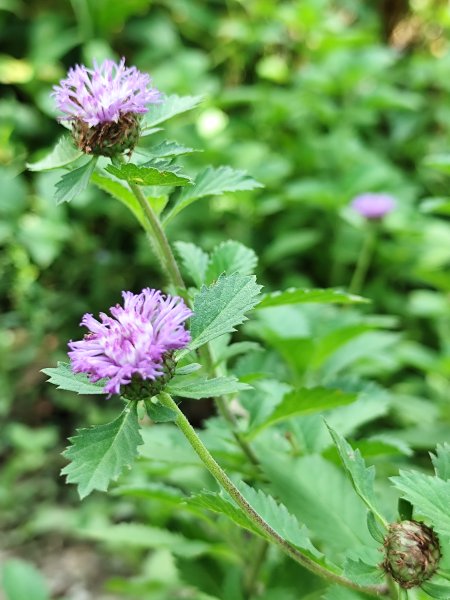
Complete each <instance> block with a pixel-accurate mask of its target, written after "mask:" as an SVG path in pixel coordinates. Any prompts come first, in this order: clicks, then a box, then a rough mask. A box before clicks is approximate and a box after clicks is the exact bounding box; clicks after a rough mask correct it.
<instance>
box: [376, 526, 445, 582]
mask: <svg viewBox="0 0 450 600" xmlns="http://www.w3.org/2000/svg"><path fill="white" fill-rule="evenodd" d="M384 554H385V559H384V561H383V563H382V564H381V566H382V568H383V569H384V571H385V572H386V573H388V574H389V575H390V576H391V577H392V578H393V579H394V580H395V581H396V582H397V583H398V584H399V585H400V587H402V588H404V589H409V588H413V587H418V586H421V585H422V584H423V583H424V582H425V581H427V580H428V579H430V578H431V577H432V576H433V575H434V574H435V572H436V570H437V568H438V565H439V561H440V558H441V548H440V544H439V538H438V536H437V535H436V533H435V532H434V530H433V529H432V528H431V527H429V526H428V525H425V524H424V523H421V522H419V521H400V523H391V524H390V525H389V530H388V533H387V535H386V537H385V539H384Z"/></svg>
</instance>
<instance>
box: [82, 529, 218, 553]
mask: <svg viewBox="0 0 450 600" xmlns="http://www.w3.org/2000/svg"><path fill="white" fill-rule="evenodd" d="M82 533H83V536H84V537H87V538H90V539H95V540H100V541H102V542H106V543H110V544H114V545H118V546H120V547H122V546H131V547H133V546H134V547H137V548H167V549H169V550H171V552H173V553H174V554H176V555H177V556H184V557H188V558H193V557H195V556H199V555H200V554H204V553H205V552H207V551H208V550H209V549H210V547H211V546H210V544H208V543H207V542H203V541H200V540H190V539H188V538H186V537H184V536H183V535H181V534H179V533H174V532H172V531H168V530H167V529H159V528H158V527H151V526H149V525H142V524H140V523H119V524H118V525H111V524H108V525H105V526H103V527H90V528H89V529H87V530H84V531H83V532H82Z"/></svg>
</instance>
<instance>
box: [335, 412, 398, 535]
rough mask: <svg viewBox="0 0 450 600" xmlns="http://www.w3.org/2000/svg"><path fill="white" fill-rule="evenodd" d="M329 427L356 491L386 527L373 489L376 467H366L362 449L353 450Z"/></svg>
mask: <svg viewBox="0 0 450 600" xmlns="http://www.w3.org/2000/svg"><path fill="white" fill-rule="evenodd" d="M327 427H328V431H329V432H330V435H331V437H332V438H333V441H334V443H335V445H336V448H337V450H338V452H339V456H340V458H341V461H342V464H343V465H344V468H345V470H346V471H347V474H348V475H349V477H350V480H351V482H352V484H353V487H354V488H355V491H356V493H357V494H358V496H359V497H360V498H361V500H362V501H363V502H364V504H365V505H366V506H367V508H368V509H369V510H370V511H371V512H372V513H373V514H374V516H375V517H376V518H377V520H378V522H379V523H380V524H381V525H383V526H385V527H386V526H387V521H386V519H385V518H384V517H383V516H382V514H381V513H380V511H379V510H378V508H377V506H376V504H377V501H376V498H375V492H374V489H373V484H374V480H375V467H373V466H371V467H366V463H365V461H364V459H363V457H362V456H361V453H360V451H359V450H353V448H352V447H351V446H350V444H349V443H348V442H347V441H346V440H345V439H344V438H343V437H342V436H341V435H339V433H337V431H335V430H334V429H333V428H332V427H330V426H329V425H328V424H327Z"/></svg>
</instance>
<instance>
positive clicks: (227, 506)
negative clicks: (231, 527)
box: [187, 490, 261, 535]
mask: <svg viewBox="0 0 450 600" xmlns="http://www.w3.org/2000/svg"><path fill="white" fill-rule="evenodd" d="M187 503H188V505H189V506H193V507H196V508H201V509H205V508H206V509H207V510H210V511H212V512H214V513H217V514H220V515H225V516H226V517H228V518H229V519H231V520H232V521H233V522H234V523H235V524H236V525H238V526H239V527H243V528H244V529H247V530H248V531H251V532H252V533H256V534H258V535H261V532H260V530H259V529H258V528H257V527H256V526H255V525H254V524H253V523H252V521H250V519H249V518H248V517H247V515H246V514H245V513H244V512H243V510H242V509H241V508H240V507H239V506H237V505H236V504H235V503H234V502H233V501H232V500H231V498H229V497H226V496H225V494H224V493H223V492H221V493H219V494H217V493H214V492H209V491H207V490H205V491H203V492H201V493H200V494H195V495H194V496H191V497H190V498H188V500H187Z"/></svg>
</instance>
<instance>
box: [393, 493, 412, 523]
mask: <svg viewBox="0 0 450 600" xmlns="http://www.w3.org/2000/svg"><path fill="white" fill-rule="evenodd" d="M397 510H398V514H399V517H400V520H401V521H411V519H412V518H413V513H414V506H413V505H412V504H411V502H408V500H405V498H399V499H398V504H397Z"/></svg>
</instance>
